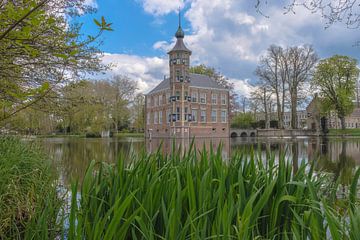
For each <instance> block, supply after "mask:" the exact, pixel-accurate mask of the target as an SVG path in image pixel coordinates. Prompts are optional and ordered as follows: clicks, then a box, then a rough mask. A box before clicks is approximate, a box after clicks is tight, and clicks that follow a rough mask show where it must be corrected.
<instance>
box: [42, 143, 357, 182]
mask: <svg viewBox="0 0 360 240" xmlns="http://www.w3.org/2000/svg"><path fill="white" fill-rule="evenodd" d="M39 141H40V143H41V144H42V145H43V147H44V149H45V151H46V152H47V153H48V155H49V156H50V158H51V160H52V162H53V164H54V166H55V167H56V168H57V169H58V171H59V173H60V180H61V181H62V182H63V184H65V185H68V184H70V183H71V180H72V179H74V178H79V179H82V177H83V176H84V174H85V171H86V168H87V166H88V164H89V163H90V162H91V161H92V160H95V161H106V162H109V163H116V161H117V159H118V157H119V155H120V153H125V154H128V153H130V152H133V153H135V154H137V153H139V152H140V151H147V152H153V151H156V150H158V148H159V145H161V149H160V150H161V151H162V152H163V153H168V152H170V151H171V148H172V146H173V144H175V145H176V146H179V145H181V146H185V148H187V147H188V145H189V144H190V142H191V140H186V139H182V140H178V141H176V142H175V143H173V142H172V141H171V140H163V139H153V140H152V141H151V142H150V141H145V140H144V139H142V138H104V139H89V138H74V137H69V138H45V139H40V140H39ZM220 143H221V144H222V145H223V147H222V155H223V158H224V159H226V158H228V157H229V156H231V154H233V153H234V152H235V151H237V150H240V151H243V150H245V151H246V150H250V149H251V148H255V149H260V151H261V152H262V155H264V156H265V155H266V152H267V151H270V152H271V153H272V154H274V155H275V157H278V156H279V155H280V154H286V155H287V156H288V157H289V159H292V161H293V167H294V168H295V169H296V168H297V167H298V166H299V164H300V163H301V161H302V160H305V161H314V163H315V169H316V170H317V171H325V172H329V173H333V175H334V177H335V178H340V180H341V183H343V184H348V183H350V181H351V178H352V176H353V173H354V170H355V168H356V166H358V165H360V138H307V137H303V138H295V139H291V138H284V139H278V138H267V139H266V138H235V139H229V138H203V139H197V140H196V141H195V145H196V147H197V148H198V149H201V148H204V147H205V148H206V149H207V150H209V149H210V147H213V148H214V149H216V148H217V147H218V145H219V144H220Z"/></svg>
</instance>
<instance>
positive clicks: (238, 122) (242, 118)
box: [231, 113, 255, 129]
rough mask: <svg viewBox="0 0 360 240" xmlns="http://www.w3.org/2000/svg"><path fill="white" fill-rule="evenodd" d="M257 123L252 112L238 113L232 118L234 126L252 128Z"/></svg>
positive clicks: (232, 125)
mask: <svg viewBox="0 0 360 240" xmlns="http://www.w3.org/2000/svg"><path fill="white" fill-rule="evenodd" d="M254 124H255V118H254V114H252V113H237V114H235V116H233V117H232V118H231V127H232V128H242V129H247V128H252V127H253V126H254Z"/></svg>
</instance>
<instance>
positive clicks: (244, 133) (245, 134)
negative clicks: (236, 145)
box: [240, 132, 248, 137]
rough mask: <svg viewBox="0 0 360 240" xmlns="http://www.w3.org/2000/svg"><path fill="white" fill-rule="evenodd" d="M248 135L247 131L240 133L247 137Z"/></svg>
mask: <svg viewBox="0 0 360 240" xmlns="http://www.w3.org/2000/svg"><path fill="white" fill-rule="evenodd" d="M247 136H248V135H247V133H246V132H242V133H241V134H240V137H247Z"/></svg>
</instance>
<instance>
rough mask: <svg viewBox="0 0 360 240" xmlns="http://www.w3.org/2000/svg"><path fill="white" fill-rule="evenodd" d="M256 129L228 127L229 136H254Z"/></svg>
mask: <svg viewBox="0 0 360 240" xmlns="http://www.w3.org/2000/svg"><path fill="white" fill-rule="evenodd" d="M256 135H257V133H256V129H238V128H230V137H232V138H235V137H256Z"/></svg>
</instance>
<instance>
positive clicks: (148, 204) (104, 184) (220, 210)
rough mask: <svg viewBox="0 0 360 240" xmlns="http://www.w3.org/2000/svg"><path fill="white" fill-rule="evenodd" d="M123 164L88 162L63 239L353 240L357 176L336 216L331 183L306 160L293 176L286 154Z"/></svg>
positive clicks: (359, 226)
mask: <svg viewBox="0 0 360 240" xmlns="http://www.w3.org/2000/svg"><path fill="white" fill-rule="evenodd" d="M125 158H129V156H122V157H121V158H120V160H119V162H118V164H117V165H116V166H111V165H108V164H105V163H95V162H92V163H91V164H90V166H89V168H88V170H87V173H86V175H85V177H84V179H83V181H82V183H81V187H80V189H81V192H80V199H77V197H76V196H77V191H78V184H77V183H74V184H73V186H72V194H73V195H72V196H73V197H72V203H71V212H70V216H69V229H68V231H67V233H66V238H68V239H330V238H331V239H359V235H358V232H359V230H360V214H359V212H360V210H359V208H358V207H357V205H356V199H357V198H356V186H357V181H358V178H359V175H360V171H359V170H358V171H357V173H356V176H355V178H354V182H353V184H352V186H351V190H350V197H349V199H350V200H349V201H345V203H344V204H343V207H342V209H341V210H340V209H339V207H338V204H337V203H336V202H337V201H336V194H335V193H336V190H337V184H336V183H335V184H334V183H332V182H330V181H328V179H329V178H327V177H326V176H322V175H319V174H314V172H313V169H312V167H311V166H309V165H307V164H305V163H304V162H302V163H301V165H300V167H299V168H298V170H297V171H296V172H295V173H294V171H293V168H292V165H291V162H290V161H287V160H286V159H285V157H284V156H282V157H280V159H279V161H277V162H275V160H274V159H275V158H274V156H271V155H269V156H268V157H267V159H261V157H260V156H259V155H256V154H254V153H250V154H242V153H237V154H235V155H234V156H233V157H232V158H231V159H230V160H228V161H224V159H222V157H221V148H219V149H218V150H217V151H216V152H214V151H213V150H212V149H211V150H210V151H201V152H197V151H195V150H193V149H192V148H190V150H188V151H187V152H186V153H181V151H180V150H179V151H173V153H172V154H171V155H169V156H164V155H162V154H161V153H160V152H157V153H155V154H150V155H147V154H142V155H141V156H140V157H136V158H135V157H133V160H134V161H133V162H132V164H130V165H125V162H128V160H127V159H126V160H125ZM344 210H345V211H344ZM341 211H342V212H341ZM340 212H341V213H340Z"/></svg>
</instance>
